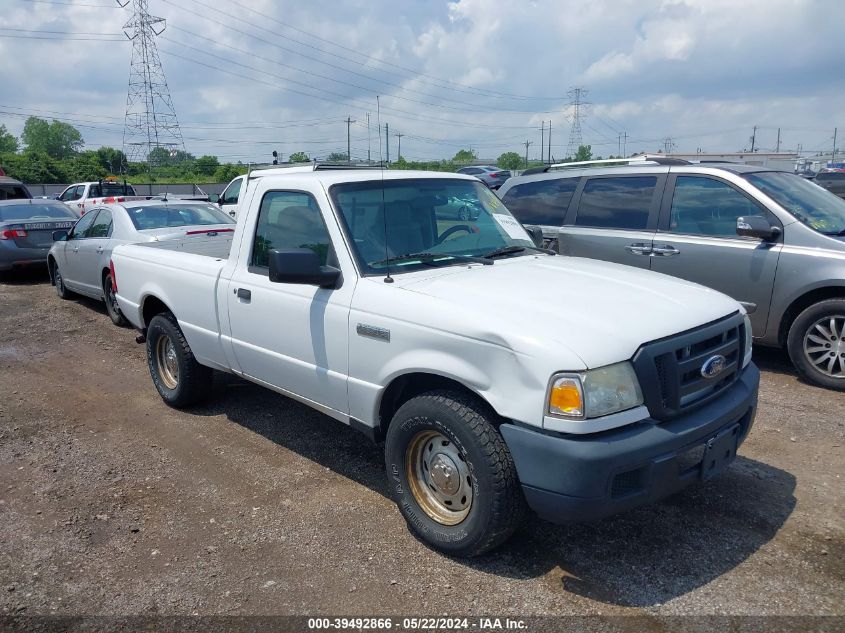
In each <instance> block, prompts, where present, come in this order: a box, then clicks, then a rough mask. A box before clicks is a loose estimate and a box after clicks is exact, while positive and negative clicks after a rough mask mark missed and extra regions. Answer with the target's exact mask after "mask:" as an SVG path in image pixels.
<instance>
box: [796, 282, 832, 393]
mask: <svg viewBox="0 0 845 633" xmlns="http://www.w3.org/2000/svg"><path fill="white" fill-rule="evenodd" d="M787 349H788V351H789V357H790V358H791V359H792V363H793V364H794V365H795V367H796V369H797V370H798V372H799V373H800V374H801V376H802V377H803V378H805V379H806V380H807V381H809V382H811V383H814V384H817V385H821V386H823V387H827V388H829V389H836V390H839V391H845V299H828V300H826V301H819V302H818V303H814V304H813V305H811V306H810V307H809V308H807V309H806V310H804V311H803V312H802V313H801V314H799V315H798V317H797V318H796V319H795V321H793V322H792V326H791V327H790V328H789V336H788V337H787Z"/></svg>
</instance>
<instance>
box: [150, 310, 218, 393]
mask: <svg viewBox="0 0 845 633" xmlns="http://www.w3.org/2000/svg"><path fill="white" fill-rule="evenodd" d="M147 364H148V365H149V368H150V376H151V377H152V379H153V384H154V385H155V387H156V389H157V390H158V393H159V395H160V396H161V398H162V400H164V401H165V402H166V403H167V404H169V405H170V406H171V407H176V408H177V409H180V408H182V407H187V406H190V405H192V404H196V403H197V402H199V401H200V400H202V399H203V398H204V397H205V396H206V395H207V394H208V392H209V387H210V386H211V381H212V377H213V374H212V371H211V369H210V368H208V367H205V366H204V365H200V364H199V363H198V362H197V360H196V359H195V358H194V354H193V352H191V347H190V346H189V345H188V341H186V340H185V335H184V334H182V330H181V329H180V328H179V323H178V321H177V320H176V317H175V316H173V314H171V313H169V312H165V313H162V314H157V315H156V316H154V317H153V319H152V320H151V321H150V325H149V327H147Z"/></svg>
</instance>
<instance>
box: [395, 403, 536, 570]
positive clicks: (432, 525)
mask: <svg viewBox="0 0 845 633" xmlns="http://www.w3.org/2000/svg"><path fill="white" fill-rule="evenodd" d="M493 415H494V414H492V412H490V411H489V408H488V407H487V406H486V405H485V404H484V403H483V402H481V401H479V400H478V399H476V398H473V397H471V396H467V395H464V394H461V393H457V392H453V391H432V392H430V393H426V394H423V395H420V396H417V397H415V398H412V399H411V400H408V402H406V403H405V404H403V405H402V406H401V407H400V408H399V410H398V411H397V412H396V415H394V417H393V420H392V422H391V424H390V427H389V428H388V431H387V438H386V440H385V461H386V464H387V477H388V485H389V487H390V491H391V495H392V496H393V499H394V501H395V502H396V504H397V505H398V506H399V510H400V511H401V512H402V515H403V516H404V517H405V520H406V521H407V522H408V526H409V527H410V529H411V530H412V531H413V532H414V533H416V534H417V535H418V536H419V537H420V538H421V539H422V540H423V541H424V542H426V543H427V544H429V545H431V546H432V547H434V548H436V549H438V550H440V551H442V552H444V553H446V554H449V555H454V556H467V557H469V556H478V555H481V554H484V553H485V552H488V551H490V550H491V549H493V548H495V547H497V546H498V545H501V544H502V543H504V542H505V541H506V540H507V539H508V538H509V537H510V536H511V534H513V532H514V530H515V529H516V528H517V527H518V526H519V524H520V522H521V521H522V518H523V516H524V515H525V498H524V497H523V495H522V490H521V488H520V485H519V481H518V479H517V475H516V468H515V467H514V463H513V458H512V457H511V454H510V451H509V450H508V447H507V445H506V444H505V441H504V440H503V439H502V436H501V435H500V434H499V432H498V431H497V430H496V428H495V427H494V426H493V424H492V423H491V419H492V418H493ZM432 433H433V434H436V435H435V437H436V438H441V439H436V440H435V442H434V444H437V446H438V447H439V446H440V443H442V444H443V446H446V444H448V443H451V445H452V446H451V450H456V451H457V452H458V454H459V457H460V459H459V460H458V461H455V462H454V463H455V464H457V465H458V466H459V467H460V468H463V469H465V470H464V471H463V472H464V473H468V474H466V475H465V476H463V477H461V474H460V471H459V470H458V471H455V472H458V475H457V478H456V480H455V481H461V483H462V482H463V481H466V482H467V486H468V492H470V493H471V501H470V505H469V507H468V509H465V510H463V512H466V514H465V516H464V518H462V519H460V520H459V521H458V522H457V523H455V524H451V525H449V524H445V523H444V522H443V521H441V520H438V519H437V518H435V517H433V516H432V514H431V511H430V510H426V509H424V507H423V506H427V507H429V508H431V502H430V501H425V500H423V501H422V502H421V501H420V499H421V498H422V499H424V498H425V496H426V495H428V494H429V493H428V490H427V488H425V486H424V485H420V483H419V482H420V481H421V479H420V478H419V477H415V476H414V475H413V472H414V471H415V468H414V466H413V461H414V460H413V456H414V455H415V454H416V452H417V450H418V449H417V448H415V447H416V446H417V445H418V444H419V441H418V438H426V437H427V436H428V435H429V434H432ZM427 442H428V440H427V439H425V440H424V444H426V445H427ZM447 448H448V447H447ZM422 450H423V453H424V454H426V455H431V454H432V452H431V451H432V448H431V446H430V445H427V448H426V447H424V448H423V449H422ZM441 450H445V449H441ZM461 461H462V462H463V464H460V463H459V462H461ZM433 462H434V460H432V463H433ZM449 463H450V464H451V463H452V462H449ZM436 468H437V466H435V467H434V468H431V469H428V470H429V472H431V471H433V470H435V469H436ZM426 469H427V467H425V468H423V469H421V470H420V471H419V472H423V471H425V470H426ZM447 470H448V469H447ZM441 472H442V470H441ZM446 476H447V477H448V475H446ZM411 478H413V479H414V481H415V482H417V483H414V482H412V481H411ZM441 481H442V477H441ZM431 482H432V480H431V478H429V482H428V485H429V487H431V489H432V490H435V488H434V487H433V485H432V483H431ZM415 490H416V494H415ZM457 494H461V493H460V492H458V493H457ZM418 497H419V498H418ZM447 503H448V502H447ZM439 509H440V510H442V511H444V512H446V513H448V512H450V509H447V508H446V506H445V505H442V504H441V505H440V506H439ZM458 516H460V515H459V514H457V513H455V514H454V517H455V518H457V517H458ZM451 518H452V517H451V516H447V519H451Z"/></svg>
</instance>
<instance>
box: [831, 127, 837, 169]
mask: <svg viewBox="0 0 845 633" xmlns="http://www.w3.org/2000/svg"><path fill="white" fill-rule="evenodd" d="M836 130H837V128H833V153H832V154H831V155H830V163H831V167H832V166H833V163H835V162H836Z"/></svg>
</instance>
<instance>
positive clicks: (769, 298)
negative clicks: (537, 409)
mask: <svg viewBox="0 0 845 633" xmlns="http://www.w3.org/2000/svg"><path fill="white" fill-rule="evenodd" d="M661 160H662V159H654V160H650V161H640V162H639V164H637V163H632V164H630V165H627V166H617V167H592V168H590V167H586V168H584V167H582V168H575V169H566V168H563V169H560V170H548V171H547V172H546V173H538V174H532V175H529V176H521V177H518V178H514V179H512V180H510V181H508V183H507V184H506V185H505V186H504V187H503V188H502V189H501V190H500V192H499V195H500V196H501V198H502V200H503V201H504V202H505V204H506V205H507V206H508V208H510V209H511V210H512V212H513V213H514V215H515V216H516V218H517V219H518V220H520V221H521V222H523V223H526V224H537V225H541V226H542V227H543V231H544V236H545V237H546V238H547V239H548V240H554V241H556V242H557V243H558V244H559V250H560V252H561V253H563V254H566V255H574V256H578V257H591V258H594V259H602V260H605V261H611V262H617V263H621V264H627V265H629V266H636V267H639V268H646V269H649V270H653V271H656V272H661V273H666V274H668V275H674V276H676V277H681V278H683V279H687V280H689V281H695V282H698V283H701V284H704V285H705V286H709V287H711V288H715V289H716V290H719V291H721V292H724V293H726V294H728V295H730V296H732V297H733V298H734V299H736V300H738V301H739V302H740V303H742V305H743V306H744V307H745V309H746V310H747V311H748V314H749V316H750V318H751V323H752V325H753V328H754V341H755V342H757V343H760V344H762V345H770V346H780V347H783V348H785V349H787V350H788V352H789V356H790V358H791V360H792V362H793V363H794V365H795V367H796V369H797V370H798V371H799V373H800V374H801V375H802V376H803V377H804V378H805V379H806V380H808V381H810V382H813V383H815V384H817V385H822V386H825V387H829V388H831V389H840V390H845V201H844V200H842V199H841V198H837V197H836V196H834V195H832V194H831V193H830V192H828V191H825V190H824V189H822V188H821V187H818V186H817V185H815V184H813V183H812V182H809V181H807V180H806V179H804V178H801V177H800V176H796V175H794V174H791V173H786V172H780V171H771V170H770V169H766V168H763V167H753V166H749V165H739V164H731V163H724V164H710V163H708V164H703V163H702V164H689V163H686V164H684V163H685V161H678V160H677V159H671V160H669V161H667V162H668V163H671V164H662V165H661V164H656V162H659V161H661Z"/></svg>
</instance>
